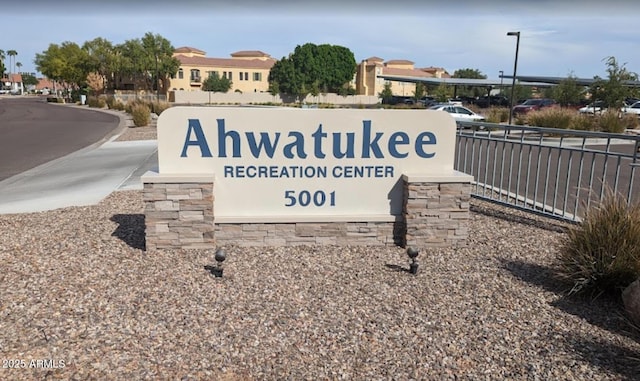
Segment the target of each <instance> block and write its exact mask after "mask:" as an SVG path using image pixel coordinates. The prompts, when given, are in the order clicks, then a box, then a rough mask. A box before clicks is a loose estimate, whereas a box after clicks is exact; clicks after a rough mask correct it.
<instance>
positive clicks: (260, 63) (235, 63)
mask: <svg viewBox="0 0 640 381" xmlns="http://www.w3.org/2000/svg"><path fill="white" fill-rule="evenodd" d="M175 58H177V59H178V61H180V63H181V64H183V65H189V66H211V67H233V68H246V69H271V67H272V66H273V65H274V64H275V62H276V60H274V59H273V58H269V59H266V60H262V59H254V60H239V59H233V58H209V57H187V56H183V55H177V56H176V57H175Z"/></svg>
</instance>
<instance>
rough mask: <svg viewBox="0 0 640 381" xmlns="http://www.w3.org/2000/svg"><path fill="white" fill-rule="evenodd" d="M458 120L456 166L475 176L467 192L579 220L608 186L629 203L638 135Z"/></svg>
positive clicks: (636, 162) (636, 181)
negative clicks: (462, 121) (470, 191)
mask: <svg viewBox="0 0 640 381" xmlns="http://www.w3.org/2000/svg"><path fill="white" fill-rule="evenodd" d="M460 127H461V128H459V129H458V133H457V143H456V156H455V164H454V166H455V169H456V170H458V171H461V172H464V173H467V174H469V175H472V176H473V177H474V179H475V181H474V183H473V184H472V196H473V197H476V198H480V199H484V200H487V201H491V202H496V203H500V204H504V205H507V206H511V207H515V208H518V209H523V210H526V211H530V212H534V213H538V214H543V215H546V216H549V217H553V218H558V219H562V220H566V221H571V222H579V221H581V219H582V218H583V217H584V214H585V211H586V210H587V209H588V208H589V207H590V206H592V205H593V204H597V203H598V202H599V201H600V200H602V199H603V198H604V197H606V196H607V195H608V194H609V193H611V192H614V193H617V194H621V195H623V196H624V197H625V198H626V199H627V201H628V202H630V203H631V202H634V199H633V196H634V194H633V193H634V189H640V188H639V187H640V184H638V180H637V179H636V178H635V170H636V168H637V166H638V156H639V153H638V148H639V147H640V145H639V143H640V136H636V135H631V134H608V133H601V132H587V131H575V130H563V129H554V128H541V127H530V126H507V125H497V124H489V123H483V124H481V125H480V126H478V124H477V123H474V125H473V128H470V127H472V126H471V125H470V124H466V123H461V124H460ZM478 127H479V128H478Z"/></svg>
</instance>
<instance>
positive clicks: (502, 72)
mask: <svg viewBox="0 0 640 381" xmlns="http://www.w3.org/2000/svg"><path fill="white" fill-rule="evenodd" d="M499 73H500V96H502V95H503V93H504V87H503V86H502V81H503V80H504V78H502V77H503V76H504V71H503V70H500V71H499Z"/></svg>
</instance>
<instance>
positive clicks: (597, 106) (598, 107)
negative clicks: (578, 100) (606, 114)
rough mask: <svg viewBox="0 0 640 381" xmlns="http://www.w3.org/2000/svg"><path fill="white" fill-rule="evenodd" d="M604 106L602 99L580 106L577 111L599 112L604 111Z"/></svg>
mask: <svg viewBox="0 0 640 381" xmlns="http://www.w3.org/2000/svg"><path fill="white" fill-rule="evenodd" d="M605 108H607V106H606V104H605V103H604V101H595V102H593V103H591V104H589V105H586V106H584V107H580V108H579V109H578V112H579V113H580V114H599V113H601V112H602V111H604V109H605Z"/></svg>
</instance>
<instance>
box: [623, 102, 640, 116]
mask: <svg viewBox="0 0 640 381" xmlns="http://www.w3.org/2000/svg"><path fill="white" fill-rule="evenodd" d="M622 113H623V114H635V115H640V102H636V103H634V104H632V105H631V106H627V107H623V108H622Z"/></svg>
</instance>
